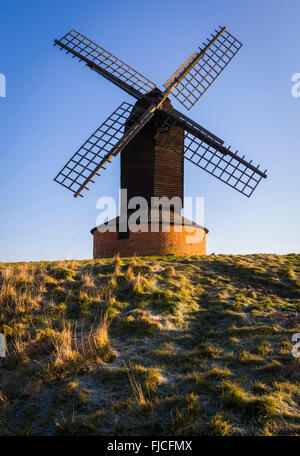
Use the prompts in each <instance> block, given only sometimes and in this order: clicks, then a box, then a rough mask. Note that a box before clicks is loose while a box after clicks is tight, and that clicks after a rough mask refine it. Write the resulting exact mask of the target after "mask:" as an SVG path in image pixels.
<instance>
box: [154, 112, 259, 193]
mask: <svg viewBox="0 0 300 456" xmlns="http://www.w3.org/2000/svg"><path fill="white" fill-rule="evenodd" d="M160 115H161V116H163V117H164V122H163V123H162V125H161V127H160V129H159V130H158V131H157V134H156V136H157V137H158V135H165V136H167V135H168V134H169V132H170V131H171V129H172V127H176V126H181V127H182V128H184V130H185V132H184V152H183V153H184V158H185V159H186V160H188V161H190V162H191V163H194V164H195V165H196V166H198V167H199V168H201V169H203V170H204V171H206V172H208V173H209V174H211V175H213V176H215V177H216V178H218V179H219V180H221V181H222V182H224V183H225V184H227V185H229V186H230V187H232V188H234V189H235V190H237V191H238V192H240V193H242V194H243V195H245V196H248V197H250V196H251V195H252V193H253V192H254V190H255V188H256V187H257V186H258V184H259V183H260V181H261V179H262V178H266V177H267V176H266V171H264V172H262V171H261V170H260V169H259V166H257V167H256V166H254V165H253V164H252V161H250V162H248V161H246V160H245V159H244V157H240V156H239V155H238V154H237V153H234V152H232V151H231V150H230V147H228V148H226V147H225V146H224V141H222V140H221V139H220V138H218V137H217V136H215V135H214V134H213V133H211V132H210V131H208V130H206V129H205V128H204V127H202V126H201V125H199V124H197V123H196V122H194V121H192V120H191V119H189V118H188V117H187V116H184V115H183V114H181V113H180V112H178V111H175V110H174V111H173V112H168V111H165V110H160ZM175 139H176V137H175ZM162 144H163V142H162Z"/></svg>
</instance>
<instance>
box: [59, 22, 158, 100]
mask: <svg viewBox="0 0 300 456" xmlns="http://www.w3.org/2000/svg"><path fill="white" fill-rule="evenodd" d="M54 42H55V45H58V46H60V47H61V48H62V49H65V50H66V51H67V52H70V53H71V54H73V56H75V57H78V58H79V59H80V60H82V61H84V62H86V63H87V64H88V66H89V67H90V68H92V69H93V70H95V71H97V72H98V73H100V74H102V76H104V77H106V78H107V79H109V80H110V81H111V82H114V83H115V84H116V85H118V86H119V87H121V88H122V89H124V90H125V91H126V92H128V93H129V94H130V95H133V96H134V97H136V98H141V96H143V95H144V94H146V93H148V92H149V91H150V90H152V89H154V88H155V87H156V85H155V84H154V83H153V82H151V81H150V80H149V79H148V78H146V77H145V76H143V75H142V74H141V73H139V72H138V71H136V70H134V69H133V68H132V67H130V66H129V65H127V63H125V62H123V61H122V60H120V59H118V58H117V57H116V56H114V55H113V54H111V53H110V52H108V51H107V50H106V49H104V48H102V47H101V46H99V45H98V44H96V43H94V42H93V41H91V40H90V39H89V38H87V37H85V36H84V35H82V34H81V33H79V32H77V31H76V30H71V32H69V33H67V35H65V36H64V37H63V38H61V39H60V40H55V41H54Z"/></svg>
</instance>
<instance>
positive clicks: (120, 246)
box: [93, 225, 206, 258]
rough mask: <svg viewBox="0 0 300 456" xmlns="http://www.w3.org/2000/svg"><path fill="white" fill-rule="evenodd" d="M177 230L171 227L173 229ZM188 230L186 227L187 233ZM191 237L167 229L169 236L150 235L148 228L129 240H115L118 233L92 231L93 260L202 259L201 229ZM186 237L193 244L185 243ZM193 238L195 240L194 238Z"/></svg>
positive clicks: (130, 236)
mask: <svg viewBox="0 0 300 456" xmlns="http://www.w3.org/2000/svg"><path fill="white" fill-rule="evenodd" d="M176 228H178V227H175V229H176ZM188 229H191V227H187V230H188ZM193 229H194V230H195V231H194V233H195V234H192V235H191V234H190V233H189V232H186V228H185V227H184V226H183V227H182V232H178V233H177V232H174V226H173V225H171V227H170V232H169V233H167V232H166V233H164V232H162V231H160V232H158V233H151V232H150V228H149V231H148V232H146V233H143V232H140V233H132V232H130V233H129V239H118V233H117V232H116V233H110V232H106V233H100V232H99V231H98V230H95V231H94V233H93V236H94V258H110V257H113V256H114V255H115V254H119V255H120V256H123V257H126V256H132V255H135V254H136V255H137V256H147V255H148V256H149V255H168V254H175V255H206V233H205V231H204V230H203V229H200V228H193ZM187 236H191V237H192V239H196V240H197V242H190V243H189V242H187ZM196 236H197V238H196Z"/></svg>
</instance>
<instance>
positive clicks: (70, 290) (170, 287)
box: [0, 254, 300, 435]
mask: <svg viewBox="0 0 300 456" xmlns="http://www.w3.org/2000/svg"><path fill="white" fill-rule="evenodd" d="M299 310H300V256H299V255H294V254H291V255H286V256H277V255H247V256H225V255H210V256H207V257H191V258H186V257H176V256H168V257H150V258H139V257H136V258H128V259H120V258H114V259H112V260H92V261H65V262H42V263H18V264H4V263H1V264H0V332H1V333H4V334H5V336H6V339H7V357H6V358H2V359H0V435H57V434H63V435H65V434H68V435H70V434H71V435H80V434H96V435H282V434H289V435H299V434H300V410H299V404H300V384H299V379H300V361H299V360H300V358H293V356H292V355H291V348H292V342H291V337H292V335H293V334H294V333H297V332H299V333H300V320H299Z"/></svg>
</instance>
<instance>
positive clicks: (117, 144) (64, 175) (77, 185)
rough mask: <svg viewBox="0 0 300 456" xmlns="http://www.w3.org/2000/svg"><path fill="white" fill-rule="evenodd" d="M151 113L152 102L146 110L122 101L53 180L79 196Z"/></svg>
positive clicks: (147, 119)
mask: <svg viewBox="0 0 300 456" xmlns="http://www.w3.org/2000/svg"><path fill="white" fill-rule="evenodd" d="M153 115H154V109H153V105H151V106H150V108H148V109H147V110H144V109H142V108H137V107H136V106H135V107H134V110H133V105H131V104H129V103H127V102H123V103H122V104H121V105H120V106H119V107H118V108H117V109H116V110H115V111H114V112H113V113H112V114H111V115H110V116H109V117H108V118H107V119H106V120H105V122H103V124H101V125H100V127H99V128H97V130H96V131H95V132H94V133H93V134H92V135H91V136H90V137H89V138H88V139H87V140H86V141H85V143H84V144H83V145H82V146H81V147H80V148H79V149H78V151H77V152H76V153H75V154H74V155H73V156H72V157H71V158H70V160H69V161H68V162H67V164H66V165H65V166H64V167H63V168H62V170H61V171H60V172H59V173H58V174H57V176H56V177H55V178H54V180H55V182H58V183H59V184H61V185H63V186H64V187H66V188H68V189H69V190H71V191H72V192H73V193H74V196H75V197H77V196H79V195H80V196H82V195H81V192H82V190H84V189H87V190H89V188H88V187H87V185H88V184H89V182H92V183H94V181H93V178H94V176H96V175H99V171H100V169H105V167H104V165H105V164H106V163H107V162H110V159H111V158H113V157H115V156H116V155H118V154H119V153H120V152H121V151H122V150H123V149H124V147H126V146H127V144H128V143H129V142H130V141H131V140H132V138H134V136H135V135H136V134H137V133H138V132H139V131H140V130H141V129H142V128H143V126H144V125H145V124H146V123H147V122H148V121H149V120H150V119H151V118H152V117H153ZM126 127H127V128H126Z"/></svg>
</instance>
